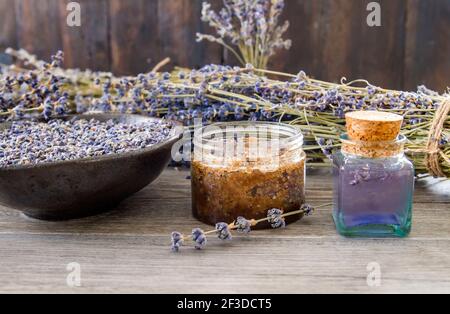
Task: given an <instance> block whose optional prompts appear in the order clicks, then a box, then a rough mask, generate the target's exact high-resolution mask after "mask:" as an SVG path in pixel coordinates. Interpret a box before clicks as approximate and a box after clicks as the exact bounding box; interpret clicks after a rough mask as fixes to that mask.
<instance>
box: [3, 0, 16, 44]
mask: <svg viewBox="0 0 450 314" xmlns="http://www.w3.org/2000/svg"><path fill="white" fill-rule="evenodd" d="M16 46H17V38H16V15H15V11H14V2H13V1H11V0H0V53H3V50H4V49H5V48H8V47H16Z"/></svg>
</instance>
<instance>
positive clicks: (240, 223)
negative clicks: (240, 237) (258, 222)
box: [234, 217, 252, 233]
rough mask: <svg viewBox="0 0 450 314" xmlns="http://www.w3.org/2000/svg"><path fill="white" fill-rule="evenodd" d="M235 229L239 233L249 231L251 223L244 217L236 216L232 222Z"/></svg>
mask: <svg viewBox="0 0 450 314" xmlns="http://www.w3.org/2000/svg"><path fill="white" fill-rule="evenodd" d="M234 225H235V226H236V230H237V231H238V232H240V233H250V231H252V223H251V221H250V220H247V219H245V218H244V217H238V218H237V219H236V222H235V223H234Z"/></svg>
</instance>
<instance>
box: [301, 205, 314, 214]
mask: <svg viewBox="0 0 450 314" xmlns="http://www.w3.org/2000/svg"><path fill="white" fill-rule="evenodd" d="M301 210H303V213H304V215H305V216H311V215H312V214H313V212H314V211H315V208H314V207H312V206H311V205H309V204H303V205H302V207H301Z"/></svg>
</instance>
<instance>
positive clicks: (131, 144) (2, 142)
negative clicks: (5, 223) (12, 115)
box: [0, 119, 171, 168]
mask: <svg viewBox="0 0 450 314" xmlns="http://www.w3.org/2000/svg"><path fill="white" fill-rule="evenodd" d="M170 131H171V124H169V123H166V122H160V121H146V122H141V123H135V124H125V123H121V122H117V121H113V120H109V121H106V122H100V121H98V120H95V119H91V120H86V119H79V120H74V119H69V120H67V121H64V120H63V119H52V120H49V121H48V122H39V121H32V120H20V121H13V122H12V123H11V125H10V127H7V128H5V129H3V130H1V131H0V147H1V152H2V154H1V155H0V167H1V168H4V167H10V166H20V165H30V164H40V163H49V162H56V161H64V160H74V159H84V158H89V157H98V156H104V155H111V154H120V153H126V152H130V151H134V150H138V149H142V148H146V147H150V146H152V145H155V144H158V143H160V142H162V141H164V140H165V139H167V138H168V136H169V135H170Z"/></svg>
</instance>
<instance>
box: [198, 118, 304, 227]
mask: <svg viewBox="0 0 450 314" xmlns="http://www.w3.org/2000/svg"><path fill="white" fill-rule="evenodd" d="M302 146H303V135H302V133H301V132H300V131H299V130H297V129H296V128H295V127H293V126H289V125H285V124H277V123H266V122H232V123H217V124H213V125H210V126H207V127H204V128H202V129H200V130H198V131H196V132H195V135H194V147H195V148H194V155H193V160H192V167H191V168H192V209H193V214H194V216H195V217H196V218H197V219H199V220H200V221H202V222H205V223H207V224H215V223H217V222H219V221H224V222H228V223H231V222H233V221H234V220H235V219H236V218H237V217H239V216H243V217H246V218H247V219H260V218H264V217H266V216H267V211H268V210H270V209H272V208H278V209H281V210H283V211H284V212H290V211H294V210H298V209H299V208H300V207H301V206H302V205H303V203H304V201H305V159H306V155H305V153H304V151H303V148H302ZM300 218H301V216H300V215H297V216H295V215H294V216H291V217H289V220H287V221H288V222H289V221H291V222H292V221H294V220H298V219H300ZM268 226H269V225H268V224H267V225H264V224H262V225H261V227H263V228H267V227H268Z"/></svg>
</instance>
